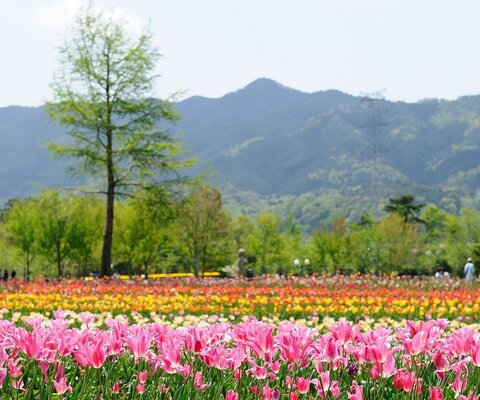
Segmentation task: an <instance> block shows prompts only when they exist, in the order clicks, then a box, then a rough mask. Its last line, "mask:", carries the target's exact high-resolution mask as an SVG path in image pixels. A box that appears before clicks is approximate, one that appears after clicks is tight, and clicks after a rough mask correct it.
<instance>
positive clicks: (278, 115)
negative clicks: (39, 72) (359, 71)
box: [0, 79, 480, 226]
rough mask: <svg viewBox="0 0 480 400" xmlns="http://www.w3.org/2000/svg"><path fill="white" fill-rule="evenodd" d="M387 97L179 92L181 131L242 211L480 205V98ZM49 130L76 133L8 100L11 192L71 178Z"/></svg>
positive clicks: (3, 126)
mask: <svg viewBox="0 0 480 400" xmlns="http://www.w3.org/2000/svg"><path fill="white" fill-rule="evenodd" d="M375 107H376V111H373V110H372V102H369V101H362V98H360V97H354V96H351V95H348V94H345V93H341V92H338V91H334V90H329V91H322V92H317V93H302V92H300V91H297V90H294V89H290V88H286V87H284V86H282V85H280V84H278V83H276V82H274V81H271V80H268V79H259V80H256V81H254V82H252V83H251V84H249V85H248V86H246V87H245V88H243V89H240V90H238V91H236V92H234V93H229V94H227V95H225V96H223V97H222V98H218V99H208V98H202V97H192V98H189V99H186V100H183V101H180V102H178V103H177V110H178V111H179V113H180V114H181V116H182V119H181V121H180V122H179V123H178V124H177V125H175V126H172V127H170V128H169V129H170V130H171V131H172V132H178V135H179V137H180V138H181V139H182V140H183V141H184V142H185V146H186V148H187V149H189V150H190V152H191V155H193V156H195V157H196V158H197V159H198V160H199V163H198V164H197V166H196V167H195V170H194V171H191V173H192V174H193V173H198V172H205V171H210V172H213V176H212V177H211V178H210V180H211V181H212V182H213V183H214V184H216V185H219V186H220V187H221V188H222V189H223V191H224V193H225V198H226V201H227V204H229V206H230V208H231V209H233V210H234V211H238V212H243V213H247V214H254V213H256V212H258V210H260V209H267V208H268V209H270V210H272V211H277V212H279V213H282V214H291V215H292V216H294V217H296V218H297V219H298V220H299V221H300V223H301V224H303V225H305V226H316V225H318V223H320V222H321V221H323V220H328V219H329V218H331V217H332V216H335V215H338V214H345V215H347V216H350V217H351V218H352V219H354V218H355V217H356V216H358V215H360V214H361V213H363V212H365V211H369V212H371V213H374V214H375V213H377V212H378V211H379V210H381V208H382V202H383V201H385V199H387V198H388V197H393V196H399V195H402V194H407V193H411V194H413V195H415V196H416V198H418V199H419V200H421V201H425V202H432V203H435V204H437V205H439V206H440V207H442V208H445V209H446V210H447V211H449V212H456V211H458V210H459V209H460V208H461V207H463V206H468V207H475V208H478V206H479V204H480V191H477V189H478V187H479V183H480V162H479V160H480V157H479V156H480V145H479V144H480V96H470V97H462V98H460V99H458V100H455V101H444V100H435V99H432V100H425V101H421V102H417V103H411V104H410V103H404V102H389V101H383V100H381V101H377V102H375ZM372 112H376V114H375V117H376V118H377V122H378V123H377V124H376V129H377V130H378V135H377V136H376V138H375V139H372V133H371V132H372V125H371V119H372V115H373V114H372ZM369 121H370V125H369ZM49 140H52V141H55V142H58V141H62V140H65V138H64V135H63V132H62V131H60V130H59V129H58V128H56V127H55V126H53V125H52V124H49V123H48V121H47V117H46V115H45V114H44V113H43V111H42V109H41V108H25V107H7V108H2V109H0V154H1V155H2V158H1V160H2V162H1V163H0V199H1V200H2V201H6V200H8V199H9V198H12V197H16V196H27V195H29V194H31V193H34V192H36V191H37V190H38V189H39V188H41V187H44V186H49V187H52V186H64V185H70V184H71V181H70V180H69V179H68V177H67V175H66V173H65V165H66V161H65V160H55V159H52V158H51V157H50V155H49V153H48V151H47V150H46V148H45V145H46V143H47V142H48V141H49Z"/></svg>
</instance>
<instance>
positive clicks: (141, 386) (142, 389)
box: [135, 383, 145, 394]
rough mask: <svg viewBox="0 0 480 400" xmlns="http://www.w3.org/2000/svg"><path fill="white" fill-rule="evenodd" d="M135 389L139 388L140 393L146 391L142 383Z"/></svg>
mask: <svg viewBox="0 0 480 400" xmlns="http://www.w3.org/2000/svg"><path fill="white" fill-rule="evenodd" d="M135 389H136V390H137V393H138V394H143V393H145V386H144V385H142V384H141V383H138V384H137V386H136V387H135Z"/></svg>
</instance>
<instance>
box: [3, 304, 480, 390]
mask: <svg viewBox="0 0 480 400" xmlns="http://www.w3.org/2000/svg"><path fill="white" fill-rule="evenodd" d="M82 317H83V321H82V326H81V328H80V329H71V328H69V327H68V325H69V323H68V321H67V320H66V314H65V313H64V312H60V311H58V312H55V317H54V319H52V320H40V319H35V318H32V319H30V320H28V321H27V322H28V325H29V326H28V328H25V327H18V326H16V325H15V324H14V323H13V322H10V321H1V322H0V387H1V388H0V397H1V398H18V399H28V398H42V399H44V398H45V399H47V398H51V397H52V396H55V395H56V396H64V397H65V398H75V399H92V398H103V399H105V400H106V399H134V398H139V399H140V398H145V399H187V398H188V399H220V400H223V399H228V400H238V399H262V400H270V399H272V400H273V399H288V400H296V399H316V398H330V399H331V398H339V399H349V400H361V399H395V398H399V399H400V398H406V396H408V397H409V398H411V399H430V400H441V399H451V398H457V399H460V400H466V399H470V400H471V399H474V398H475V399H479V398H480V395H479V393H480V389H479V387H478V384H479V382H480V333H479V332H478V331H475V330H473V329H470V328H463V329H458V330H456V331H455V332H451V333H447V331H446V328H447V326H448V321H447V320H445V319H439V320H429V321H423V322H419V323H413V322H407V323H406V325H405V326H404V327H403V328H399V329H398V330H397V331H396V332H393V331H392V330H391V329H388V328H379V329H376V330H369V331H362V330H361V329H360V327H359V325H355V326H354V325H352V324H350V323H348V322H338V323H336V324H334V325H332V326H331V327H330V329H329V331H328V332H327V333H324V334H319V333H318V332H317V331H316V330H313V329H310V328H308V327H302V326H298V325H296V324H293V323H291V322H283V323H280V324H279V325H277V326H272V325H269V324H266V323H264V322H260V321H257V320H248V321H245V322H243V323H237V324H231V323H214V324H208V325H204V326H201V327H193V326H192V327H188V328H177V329H173V328H171V327H169V326H167V325H162V324H149V325H146V326H144V327H141V326H138V325H129V324H126V323H121V322H119V321H118V320H113V319H112V320H108V321H106V324H107V325H108V326H109V328H108V329H106V330H99V329H97V328H95V327H94V326H93V325H92V320H93V318H92V315H88V314H82ZM475 396H477V397H475Z"/></svg>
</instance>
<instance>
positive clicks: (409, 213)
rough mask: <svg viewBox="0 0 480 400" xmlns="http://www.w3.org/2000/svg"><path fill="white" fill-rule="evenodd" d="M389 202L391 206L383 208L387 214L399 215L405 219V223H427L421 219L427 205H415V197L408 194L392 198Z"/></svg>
mask: <svg viewBox="0 0 480 400" xmlns="http://www.w3.org/2000/svg"><path fill="white" fill-rule="evenodd" d="M388 201H389V204H387V205H386V206H385V207H384V208H383V210H384V211H385V212H387V213H389V214H391V213H397V214H398V215H400V216H401V217H402V218H403V221H404V222H411V223H414V222H415V223H422V224H424V223H425V221H423V220H422V219H421V218H420V217H419V214H420V212H421V211H422V208H423V207H425V204H414V202H415V198H414V196H412V195H410V194H408V195H405V196H400V197H394V198H390V199H388Z"/></svg>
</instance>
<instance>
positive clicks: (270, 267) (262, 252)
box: [246, 212, 293, 274]
mask: <svg viewBox="0 0 480 400" xmlns="http://www.w3.org/2000/svg"><path fill="white" fill-rule="evenodd" d="M255 222H256V224H255V225H256V226H255V230H254V231H253V232H252V234H251V235H250V237H249V238H248V244H247V248H246V250H247V254H253V255H255V256H256V266H257V269H258V270H259V272H260V273H262V274H265V273H267V272H275V271H276V270H277V269H278V268H279V267H284V265H283V264H284V263H285V260H284V259H283V257H282V253H283V249H284V243H283V241H282V237H281V235H280V224H279V220H278V217H277V216H276V215H274V214H271V213H268V212H263V213H261V214H260V215H259V216H258V217H257V219H256V221H255ZM292 261H293V260H292Z"/></svg>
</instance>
